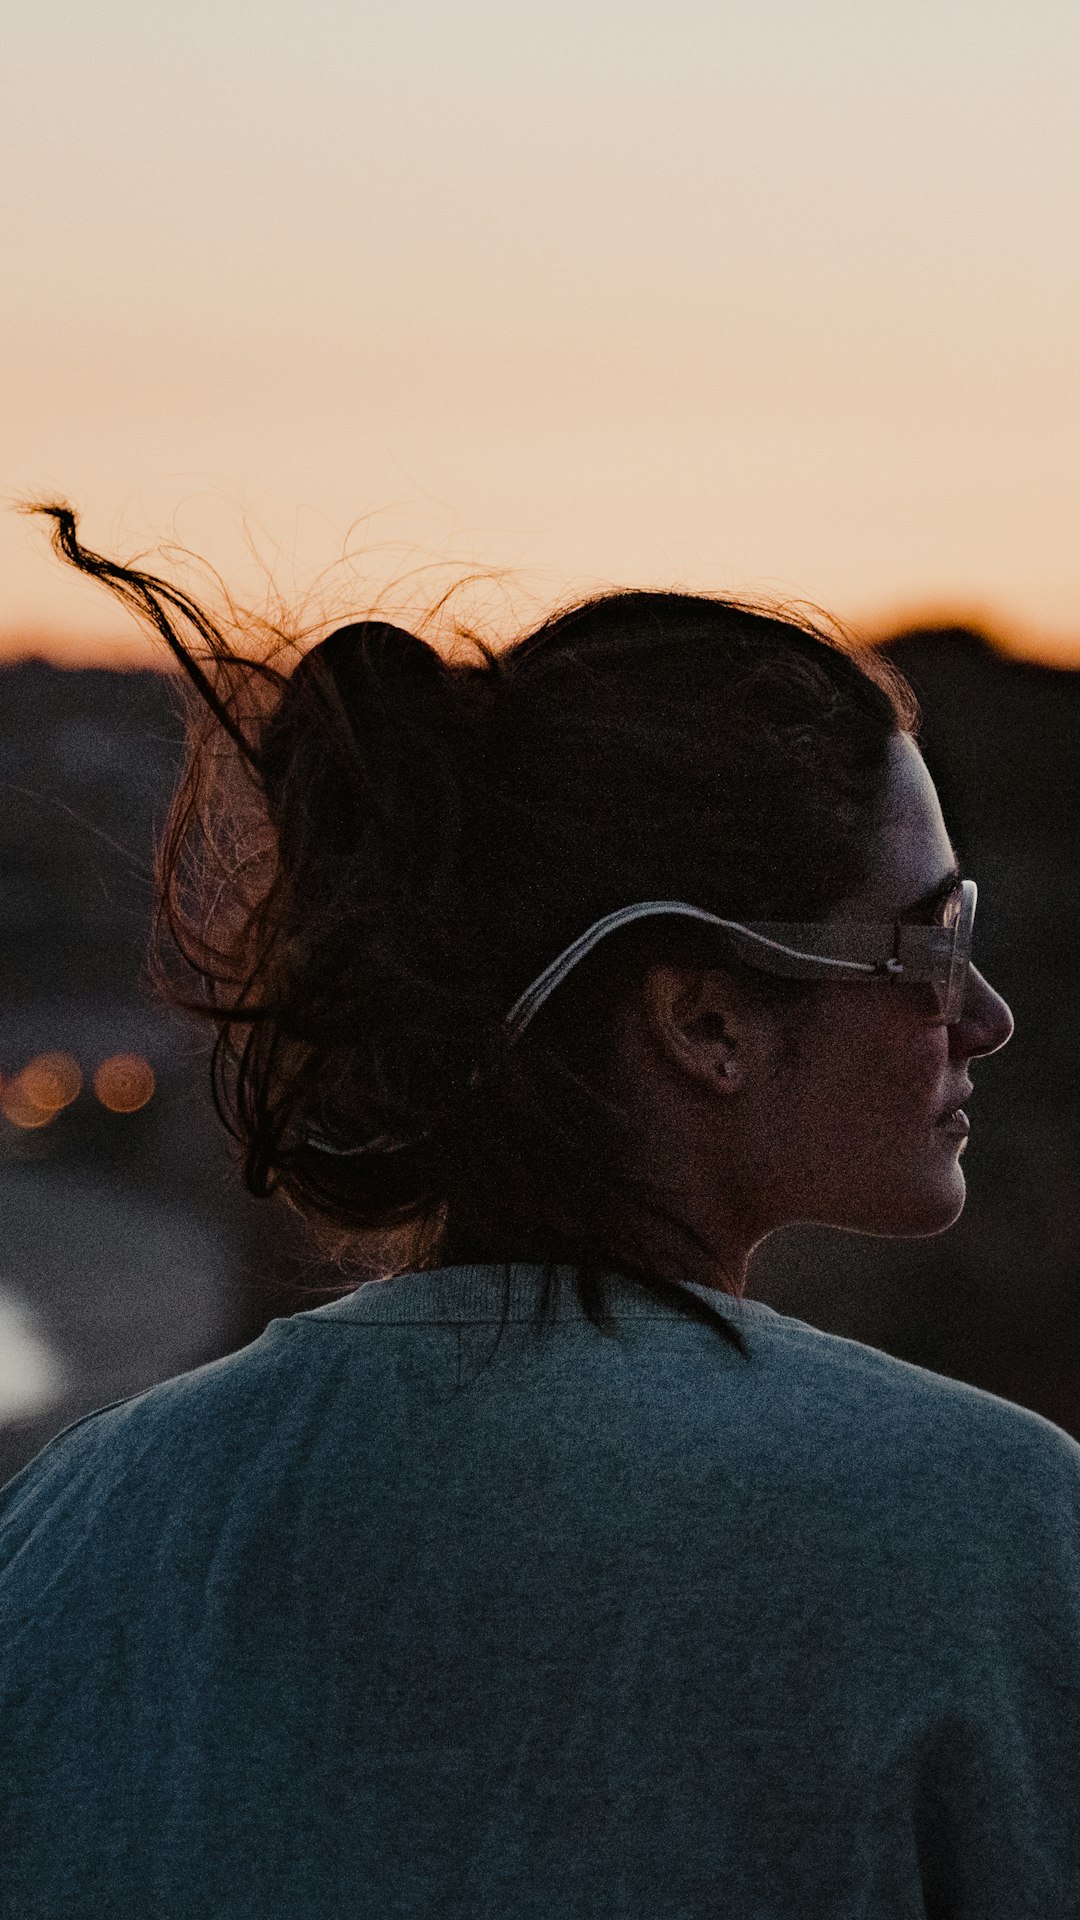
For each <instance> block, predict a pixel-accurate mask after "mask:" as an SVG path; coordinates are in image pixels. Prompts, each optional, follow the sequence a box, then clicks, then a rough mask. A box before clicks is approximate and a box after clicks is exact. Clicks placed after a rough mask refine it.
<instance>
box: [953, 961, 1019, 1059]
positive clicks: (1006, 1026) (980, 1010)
mask: <svg viewBox="0 0 1080 1920" xmlns="http://www.w3.org/2000/svg"><path fill="white" fill-rule="evenodd" d="M1015 1027H1016V1022H1015V1020H1014V1019H1013V1017H1012V1010H1011V1008H1010V1007H1009V1004H1008V1002H1007V1001H1005V1000H1003V999H1002V997H1001V995H1000V993H995V991H994V989H993V987H992V986H991V985H990V982H989V981H988V980H986V979H984V977H983V975H982V974H981V973H980V972H979V970H978V968H977V967H973V966H971V965H970V963H969V966H968V990H967V999H966V1000H965V1002H964V1010H963V1013H962V1014H961V1016H960V1018H959V1020H957V1021H956V1023H955V1025H954V1027H953V1029H952V1031H953V1033H954V1034H955V1035H956V1038H957V1041H958V1044H957V1046H956V1047H955V1048H954V1051H955V1052H957V1053H960V1054H963V1055H964V1056H965V1058H969V1059H974V1058H975V1057H976V1055H979V1054H987V1053H997V1052H998V1051H999V1049H1000V1048H1001V1047H1004V1046H1007V1045H1008V1043H1009V1041H1010V1040H1011V1039H1012V1037H1013V1033H1014V1031H1015Z"/></svg>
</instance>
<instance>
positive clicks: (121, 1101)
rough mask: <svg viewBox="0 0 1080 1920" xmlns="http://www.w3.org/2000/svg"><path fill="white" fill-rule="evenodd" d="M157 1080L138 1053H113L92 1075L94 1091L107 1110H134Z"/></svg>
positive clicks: (148, 1098)
mask: <svg viewBox="0 0 1080 1920" xmlns="http://www.w3.org/2000/svg"><path fill="white" fill-rule="evenodd" d="M156 1085H157V1082H156V1080H155V1079H154V1070H153V1068H152V1067H151V1065H150V1063H149V1061H148V1060H144V1059H143V1058H142V1055H141V1054H138V1053H113V1054H110V1056H109V1058H108V1059H107V1060H103V1061H102V1062H101V1065H100V1066H99V1067H98V1069H97V1071H96V1073H95V1074H94V1092H95V1093H96V1094H97V1097H98V1099H99V1100H100V1101H101V1104H102V1106H103V1107H108V1109H109V1112H110V1113H137V1112H138V1110H139V1108H140V1107H145V1105H146V1103H147V1101H148V1100H150V1099H152V1097H153V1093H154V1088H155V1087H156Z"/></svg>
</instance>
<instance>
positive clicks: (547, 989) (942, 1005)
mask: <svg viewBox="0 0 1080 1920" xmlns="http://www.w3.org/2000/svg"><path fill="white" fill-rule="evenodd" d="M977 899H978V887H977V886H976V883H975V881H974V880H962V881H961V882H960V885H959V888H958V890H957V891H956V892H955V893H954V894H952V895H951V896H950V897H949V899H948V901H947V902H946V907H947V909H948V910H949V913H950V918H948V919H947V920H946V921H945V922H934V923H932V924H929V925H927V924H926V923H924V922H918V921H914V922H913V921H905V920H892V921H889V922H882V921H874V922H871V921H864V920H838V921H824V920H813V921H802V922H799V923H796V922H794V921H786V920H751V921H746V922H743V921H740V920H722V919H720V917H719V916H718V915H717V914H715V913H708V912H707V911H706V910H705V908H704V907H694V906H691V905H690V903H689V902H688V901H686V900H639V901H636V902H635V903H634V905H633V906H629V907H619V908H618V909H617V910H616V911H615V912H614V913H608V914H605V915H604V917H603V919H601V920H596V921H594V922H593V924H592V926H591V927H587V928H586V930H585V932H584V933H582V934H580V935H579V936H578V938H577V939H576V940H575V941H573V942H572V944H571V945H570V946H569V947H566V948H565V949H564V951H563V952H562V953H560V954H559V955H558V956H557V958H556V959H554V960H552V961H551V963H550V965H549V966H547V967H545V968H544V971H543V973H541V974H538V975H537V977H536V979H535V980H533V981H532V982H531V983H530V985H529V986H527V987H526V989H525V991H524V993H522V994H519V996H518V998H517V999H516V1000H515V1002H514V1004H513V1006H512V1007H511V1009H510V1011H509V1013H508V1014H507V1015H506V1018H505V1021H504V1027H505V1030H506V1035H507V1044H508V1045H513V1043H514V1042H515V1041H516V1040H517V1039H518V1037H519V1036H520V1034H522V1033H523V1032H524V1030H525V1028H526V1027H527V1026H528V1024H529V1022H530V1020H532V1019H533V1017H534V1015H535V1014H537V1013H538V1012H539V1010H540V1008H541V1007H542V1006H543V1004H544V1002H545V1001H546V1000H547V998H548V996H549V995H550V994H552V993H554V991H555V989H556V987H558V986H560V985H561V984H562V982H563V980H565V978H566V976H567V974H568V973H569V972H570V971H571V969H572V968H573V967H575V966H576V965H577V963H578V961H579V960H583V959H584V958H585V955H586V954H587V953H591V952H592V949H593V948H594V947H595V946H596V945H597V944H598V943H599V941H601V940H602V939H604V937H605V935H606V934H609V933H614V932H615V931H616V929H617V928H619V927H625V926H628V925H629V924H630V922H631V921H633V920H639V919H643V918H644V917H645V916H646V915H652V914H673V915H680V916H683V917H685V918H689V919H692V920H700V921H702V922H703V923H705V924H706V925H707V926H711V927H721V928H723V930H724V931H725V932H726V933H728V934H730V935H731V936H732V940H731V944H732V946H733V947H734V948H735V951H736V953H737V954H738V955H739V957H740V958H741V959H743V960H745V961H747V963H748V964H749V965H750V966H752V967H758V968H760V969H761V970H762V971H763V972H765V973H775V974H780V975H782V976H784V977H785V978H788V979H796V980H865V981H870V980H881V979H891V980H898V981H900V982H901V983H902V984H904V985H911V986H916V985H928V984H929V985H932V986H933V987H934V988H935V990H936V992H937V995H938V1003H939V1012H940V1014H941V1017H942V1019H943V1020H944V1022H945V1024H946V1025H949V1026H951V1025H952V1024H953V1023H954V1022H955V1021H956V1020H958V1019H959V1018H960V1015H961V1012H962V1011H963V1006H964V1000H965V998H966V995H967V987H968V967H969V962H970V959H971V944H972V930H973V927H974V924H975V903H976V900H977ZM807 945H810V946H811V947H813V948H814V949H816V951H812V952H809V953H808V952H807V951H806V947H807ZM479 1077H480V1074H479V1069H477V1070H476V1071H474V1073H473V1075H472V1081H473V1082H475V1081H476V1080H478V1079H479ZM421 1137H422V1138H423V1137H426V1136H421ZM306 1144H307V1145H308V1146H312V1147H316V1148H317V1149H318V1150H319V1151H321V1152H323V1153H328V1154H332V1155H334V1156H336V1157H340V1158H345V1159H348V1158H352V1157H354V1156H358V1155H362V1154H367V1153H371V1152H376V1151H377V1152H380V1153H387V1152H389V1153H396V1152H402V1151H404V1149H405V1147H406V1146H407V1145H408V1144H409V1143H408V1142H404V1141H401V1142H395V1141H390V1140H389V1139H387V1138H385V1137H384V1136H380V1138H379V1139H377V1140H372V1141H368V1142H367V1143H366V1144H365V1145H363V1146H352V1147H341V1146H336V1145H334V1144H333V1142H331V1141H329V1140H327V1139H326V1138H325V1136H323V1135H321V1134H318V1133H309V1134H307V1135H306Z"/></svg>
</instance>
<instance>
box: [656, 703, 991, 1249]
mask: <svg viewBox="0 0 1080 1920" xmlns="http://www.w3.org/2000/svg"><path fill="white" fill-rule="evenodd" d="M871 850H872V855H873V857H872V862H871V864H870V868H869V871H868V872H867V875H866V877H865V880H864V881H863V883H862V884H861V885H860V886H859V887H858V888H856V889H854V890H853V891H852V892H851V893H850V894H849V896H848V897H847V898H846V899H845V900H843V901H841V902H840V903H839V904H838V906H837V908H836V910H835V911H834V912H831V913H830V914H829V915H828V919H829V920H830V921H834V922H837V923H841V924H843V923H846V922H850V923H856V924H857V923H870V924H877V925H890V924H892V923H894V922H896V921H898V920H902V921H905V922H907V921H910V922H927V923H933V922H934V921H936V920H940V919H941V917H942V914H943V912H944V911H945V910H946V907H947V905H948V901H949V897H950V891H955V889H956V888H957V887H958V886H959V884H960V875H959V867H958V864H957V861H956V855H955V850H954V848H953V846H952V843H951V841H950V839H949V835H948V832H947V830H946V826H945V822H944V819H943V817H942V813H941V807H940V804H939V801H938V796H937V793H936V791H935V788H934V784H933V781H932V780H931V778H930V774H929V772H928V770H927V767H926V764H925V762H924V761H923V759H922V756H921V755H920V753H919V751H918V748H917V746H916V744H915V741H914V738H913V736H912V734H911V733H909V732H907V731H898V732H895V733H893V734H892V735H891V737H890V739H889V741H888V757H887V767H886V778H885V805H884V808H883V811H882V816H881V818H880V820H879V821H878V823H877V826H876V829H875V832H874V834H873V836H872V840H871ZM1012 1030H1013V1021H1012V1015H1011V1013H1010V1011H1009V1009H1008V1007H1007V1006H1006V1004H1005V1002H1004V1001H1003V1000H1002V999H1001V997H1000V995H998V994H997V993H995V992H994V990H993V988H992V987H991V986H990V985H989V984H988V982H987V981H986V980H985V979H984V978H983V976H982V975H981V974H980V973H979V972H978V970H977V969H976V968H975V967H974V966H973V965H972V966H971V967H970V968H969V971H968V980H967V989H966V994H965V998H964V1003H963V1007H962V1010H961V1013H960V1016H959V1018H958V1019H956V1020H954V1021H952V1022H950V1023H949V1024H946V1022H945V1020H944V1018H943V1017H942V1012H941V1008H940V1004H939V1002H938V1000H937V998H936V996H935V993H934V991H933V989H932V988H931V987H930V986H924V985H921V984H919V985H915V984H911V985H909V984H902V983H899V982H895V981H893V980H890V979H888V978H881V979H877V980H871V981H870V982H869V983H868V984H865V983H862V982H844V983H841V984H831V983H830V984H827V985H823V986H822V987H820V988H819V989H818V990H817V991H816V992H815V994H814V996H813V999H812V1001H810V1002H808V1003H806V1004H805V1005H804V1006H803V1007H801V1008H795V1009H785V1008H783V1007H780V1008H777V1009H772V1008H770V1007H769V1006H768V1005H767V1004H762V1003H761V1002H760V1000H759V999H758V997H757V996H756V994H755V993H754V992H753V991H750V992H749V993H748V992H747V991H746V990H745V988H744V987H743V986H742V985H741V984H740V983H739V982H738V981H736V980H735V979H733V978H732V977H731V976H730V975H729V974H728V973H727V972H726V971H725V970H724V969H722V968H720V969H717V968H693V969H688V968H685V967H678V966H671V965H666V964H661V965H658V966H655V967H653V968H651V969H650V970H649V973H648V974H647V976H646V978H645V980H644V983H643V989H642V991H641V992H640V993H639V994H637V995H635V996H634V997H633V998H632V999H630V1000H628V1001H627V1003H626V1005H625V1008H624V1032H623V1044H622V1048H621V1053H620V1059H621V1063H622V1069H621V1084H622V1086H623V1088H624V1089H625V1094H624V1097H625V1098H626V1100H627V1101H628V1102H629V1103H630V1104H631V1105H632V1106H633V1108H634V1109H635V1111H637V1112H638V1113H639V1114H641V1115H642V1116H643V1121H644V1127H643V1133H644V1135H646V1136H647V1137H649V1138H651V1139H652V1140H654V1141H656V1142H662V1143H664V1144H663V1150H662V1151H663V1158H664V1159H665V1160H666V1162H667V1165H668V1167H669V1168H671V1169H674V1168H675V1167H678V1168H679V1169H680V1170H681V1176H682V1182H683V1186H684V1189H685V1191H686V1192H687V1194H688V1196H689V1200H688V1204H689V1208H690V1211H691V1216H692V1218H693V1219H694V1220H695V1222H696V1224H697V1226H698V1227H699V1229H700V1230H701V1231H702V1233H703V1234H704V1235H707V1236H708V1238H709V1239H710V1240H711V1241H712V1242H713V1244H715V1245H717V1246H718V1247H720V1248H721V1249H722V1250H723V1252H724V1254H725V1257H726V1263H727V1264H728V1265H729V1267H730V1268H731V1269H733V1270H736V1271H738V1270H739V1269H740V1263H741V1262H744V1261H745V1258H746V1257H747V1256H748V1254H749V1252H750V1251H751V1250H752V1249H753V1247H754V1246H756V1245H757V1244H758V1243H759V1242H760V1241H761V1239H763V1238H764V1237H765V1235H767V1234H768V1233H770V1232H773V1231H775V1230H776V1229H777V1228H778V1227H782V1226H785V1225H792V1224H795V1223H798V1222H815V1223H818V1224H821V1225H828V1226H836V1227H843V1228H847V1229H849V1230H851V1231H853V1232H859V1233H868V1234H877V1235H889V1236H905V1237H921V1236H926V1235H930V1234H934V1233H939V1232H941V1231H942V1230H943V1229H944V1228H946V1227H949V1226H951V1225H952V1224H953V1222H954V1221H955V1220H956V1219H957V1217H958V1216H959V1214H960V1212H961V1209H962V1208H963V1204H964V1198H965V1187H964V1180H963V1175H962V1172H961V1169H960V1164H959V1160H960V1154H961V1152H962V1150H963V1148H964V1145H965V1141H964V1139H963V1138H962V1137H960V1136H958V1135H957V1134H956V1133H955V1132H944V1131H943V1130H942V1127H941V1125H940V1124H939V1123H940V1120H941V1117H942V1116H943V1115H944V1114H946V1113H947V1112H949V1111H951V1110H953V1109H955V1108H957V1107H961V1106H963V1104H964V1102H965V1100H966V1098H967V1096H968V1094H969V1093H970V1091H971V1081H970V1079H969V1078H968V1067H969V1064H970V1062H971V1061H972V1060H973V1059H975V1058H977V1057H979V1056H981V1055H983V1054H987V1053H992V1052H994V1051H996V1049H997V1048H999V1047H1002V1046H1004V1045H1005V1043H1006V1042H1007V1041H1008V1039H1009V1038H1010V1036H1011V1033H1012ZM656 1159H657V1156H654V1165H655V1164H656Z"/></svg>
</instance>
